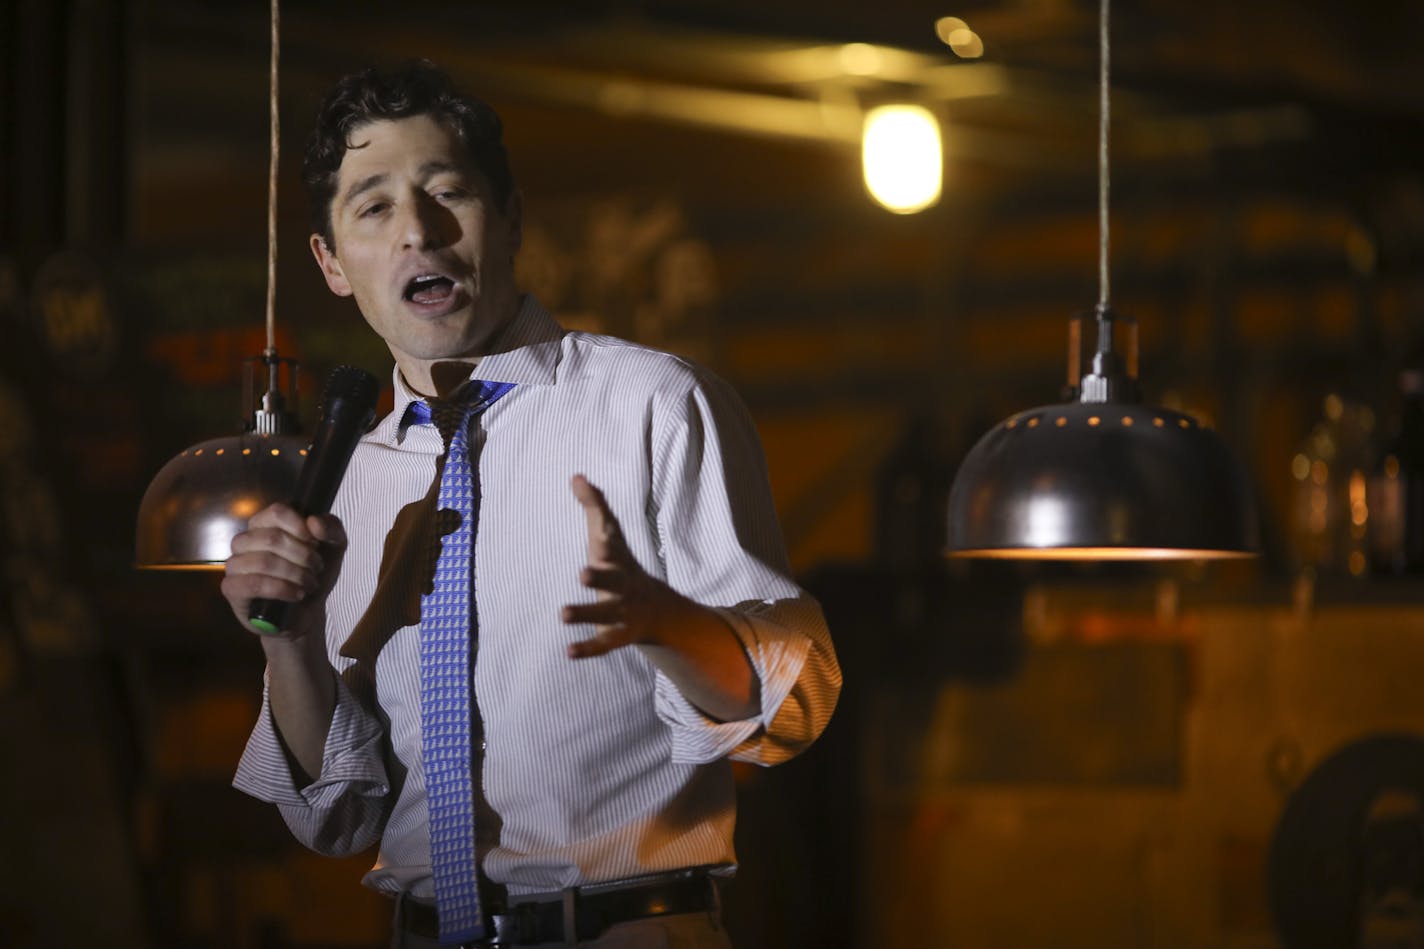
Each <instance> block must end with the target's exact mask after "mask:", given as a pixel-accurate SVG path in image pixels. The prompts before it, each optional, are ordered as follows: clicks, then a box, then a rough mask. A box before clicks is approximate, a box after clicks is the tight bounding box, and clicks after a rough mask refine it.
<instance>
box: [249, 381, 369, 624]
mask: <svg viewBox="0 0 1424 949" xmlns="http://www.w3.org/2000/svg"><path fill="white" fill-rule="evenodd" d="M379 389H380V386H379V384H378V383H377V382H376V379H375V377H374V376H372V375H371V374H370V373H368V372H366V371H364V370H362V369H357V368H355V367H352V366H341V367H338V368H337V369H335V370H334V371H333V372H332V373H331V375H330V376H329V377H328V379H327V384H326V390H325V392H324V393H323V395H322V417H321V421H320V422H319V423H318V425H317V430H316V434H315V436H314V437H313V439H312V445H311V449H310V450H309V451H308V453H307V460H306V462H305V463H304V464H303V465H302V470H301V474H300V476H299V477H298V479H297V487H296V490H295V491H294V492H293V497H292V500H291V503H290V505H289V506H284V505H273V506H271V507H269V508H267V509H266V510H264V511H262V512H261V513H259V514H258V515H257V516H256V517H254V518H253V519H252V522H251V524H250V525H249V527H248V530H247V531H244V532H243V533H242V534H239V535H238V536H237V537H236V538H234V539H233V556H232V558H231V559H229V560H228V564H227V577H226V578H225V579H224V580H223V595H224V596H226V597H227V599H228V602H229V603H230V604H231V605H232V607H233V610H234V612H236V613H237V614H238V618H239V619H245V620H246V621H247V625H248V626H249V627H250V628H252V629H254V630H256V631H258V632H261V633H263V634H266V635H277V634H279V633H281V632H282V631H284V630H286V629H287V628H288V626H289V624H290V623H291V620H292V616H293V611H294V610H295V608H296V607H297V605H298V603H297V601H300V600H301V599H303V598H304V597H305V596H306V595H307V594H309V593H311V592H313V590H314V589H315V586H314V584H317V583H319V582H320V576H321V574H322V573H323V571H324V566H325V565H324V564H322V562H321V558H320V555H319V554H318V553H317V552H316V548H317V546H318V545H320V544H323V543H325V544H332V545H338V542H343V541H344V535H342V534H341V529H340V525H339V524H338V523H337V522H336V521H335V519H334V518H324V517H321V516H322V515H326V514H327V513H328V512H329V511H330V510H331V503H332V500H333V499H334V498H335V496H336V490H337V488H338V487H339V486H340V484H341V479H342V476H343V475H344V474H345V473H346V467H347V465H348V464H349V463H350V461H351V455H352V453H353V452H354V451H355V450H356V443H357V442H358V441H360V439H361V435H362V434H363V433H364V432H365V431H366V429H367V428H368V427H369V426H370V424H371V420H372V418H373V417H374V416H375V410H376V395H377V393H378V392H379ZM317 517H321V520H312V519H313V518H317ZM338 546H344V544H339V545H338Z"/></svg>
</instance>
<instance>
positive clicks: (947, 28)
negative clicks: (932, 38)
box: [935, 16, 969, 46]
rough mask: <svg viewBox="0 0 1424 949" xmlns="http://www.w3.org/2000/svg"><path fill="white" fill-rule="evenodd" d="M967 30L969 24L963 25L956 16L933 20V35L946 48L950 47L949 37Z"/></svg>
mask: <svg viewBox="0 0 1424 949" xmlns="http://www.w3.org/2000/svg"><path fill="white" fill-rule="evenodd" d="M967 29H969V24H968V23H965V22H964V21H963V20H961V19H960V18H959V17H957V16H942V17H940V18H939V19H938V20H935V35H936V36H938V37H939V41H940V42H941V43H943V44H944V45H946V46H949V45H950V37H951V36H953V35H954V34H955V33H957V32H958V31H960V30H967Z"/></svg>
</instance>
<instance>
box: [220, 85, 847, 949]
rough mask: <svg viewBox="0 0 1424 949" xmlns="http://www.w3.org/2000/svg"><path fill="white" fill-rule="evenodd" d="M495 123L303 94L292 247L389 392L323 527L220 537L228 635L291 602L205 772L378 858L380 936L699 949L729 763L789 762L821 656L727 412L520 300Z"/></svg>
mask: <svg viewBox="0 0 1424 949" xmlns="http://www.w3.org/2000/svg"><path fill="white" fill-rule="evenodd" d="M501 134H502V132H501V125H500V122H499V119H498V118H497V117H496V116H495V114H494V113H493V112H492V111H491V110H490V109H489V107H488V106H486V105H484V104H483V103H480V102H478V101H475V100H472V99H469V98H467V97H464V96H462V95H460V94H458V93H456V92H455V91H454V90H453V89H452V88H451V87H450V85H449V81H448V79H447V78H446V77H445V76H444V74H442V73H440V72H439V71H438V70H436V69H435V68H434V67H433V66H431V65H430V64H428V63H415V64H410V65H408V66H405V67H402V68H401V69H399V70H397V71H395V72H393V73H390V74H383V73H380V72H377V71H374V70H366V71H364V72H361V73H358V74H356V75H353V76H349V77H347V78H346V79H344V80H342V82H341V83H339V84H338V85H337V87H336V88H335V89H334V90H333V91H332V93H331V94H330V95H329V96H328V98H327V100H326V102H325V103H324V104H323V106H322V108H321V111H320V113H319V117H318V125H317V128H316V130H315V132H314V133H313V136H312V139H311V143H310V145H309V147H308V152H307V157H306V163H305V167H304V177H305V179H306V182H307V185H308V190H309V192H310V193H311V196H312V199H313V211H314V219H315V230H316V233H314V234H313V235H312V237H311V247H312V252H313V254H314V255H315V257H316V260H317V263H318V265H319V266H320V268H321V271H322V274H323V275H324V277H325V279H326V282H327V285H328V286H329V287H330V289H331V290H332V292H334V293H336V294H338V295H340V296H349V297H352V298H354V300H355V302H356V305H357V306H358V308H359V309H360V311H361V314H362V316H364V317H365V319H366V322H367V323H368V324H370V326H371V327H372V329H374V330H375V331H376V332H377V333H378V334H379V335H380V336H381V337H382V338H383V339H384V340H385V341H386V343H387V345H388V346H389V348H390V351H391V355H392V356H393V357H394V358H395V364H396V365H395V373H394V385H395V407H394V411H393V412H392V414H391V415H390V416H388V417H386V418H385V419H383V420H382V421H381V422H380V423H378V424H377V425H376V427H375V428H374V429H373V430H372V431H371V432H369V433H368V434H367V435H366V436H365V437H364V438H363V440H362V442H361V443H360V445H359V446H358V447H357V449H356V453H355V456H354V458H353V460H352V464H351V467H350V469H349V470H348V472H347V474H346V478H345V480H344V482H343V484H342V486H341V490H340V492H339V493H338V495H337V498H336V502H335V505H334V508H333V513H332V514H331V515H330V516H325V517H308V518H305V519H304V518H302V517H300V516H298V515H297V514H296V513H295V512H294V511H292V510H291V509H290V508H288V507H286V506H284V505H273V506H272V507H270V508H268V509H266V510H264V511H262V512H260V513H259V514H257V515H256V516H255V517H253V518H252V521H251V523H250V525H249V527H248V530H247V531H246V532H244V533H243V534H241V535H239V536H238V537H237V538H236V539H235V540H234V542H233V554H232V557H231V559H230V560H229V561H228V563H227V575H226V577H225V578H224V580H223V593H224V595H225V596H226V598H227V599H228V601H229V603H230V604H231V606H232V608H233V611H234V613H235V614H236V615H237V617H238V619H239V621H241V622H242V623H243V624H244V625H245V626H247V628H248V629H249V630H252V631H254V632H257V631H256V630H255V629H253V627H252V626H251V624H250V623H248V611H249V606H250V603H251V601H252V600H253V599H254V598H259V597H266V598H275V599H282V600H289V601H296V602H298V603H299V605H298V607H297V608H296V610H295V611H294V614H293V617H294V618H293V619H292V621H291V623H290V628H288V629H287V630H284V631H283V632H282V633H281V634H280V635H270V636H262V637H261V639H260V642H261V644H262V647H263V649H264V651H265V652H266V656H267V661H268V667H267V678H266V688H265V690H264V695H263V707H262V712H261V716H260V718H259V720H258V723H257V725H256V727H255V729H254V731H253V734H252V737H251V739H250V741H249V744H248V747H247V750H246V752H245V753H244V755H243V758H242V761H241V763H240V765H239V769H238V773H237V777H236V779H235V782H234V783H235V784H236V786H237V787H238V788H240V789H242V790H244V791H246V792H248V793H249V794H252V795H254V796H256V797H259V798H262V799H264V800H267V801H271V802H273V803H275V804H276V805H277V806H278V807H279V808H280V810H281V812H282V815H283V817H284V818H285V820H286V821H287V823H288V825H289V826H290V827H291V829H292V831H293V832H294V834H295V835H296V836H297V837H298V838H299V839H300V840H301V841H302V842H303V843H305V844H306V845H308V846H310V847H312V848H314V849H316V850H318V851H321V852H323V853H329V854H337V855H342V854H350V853H354V852H357V851H360V850H362V849H364V848H366V847H368V846H370V845H371V844H373V843H376V842H379V843H380V853H379V857H378V859H377V861H376V864H375V866H374V867H373V868H372V870H371V871H370V873H368V874H367V875H366V877H365V880H364V882H365V883H366V884H367V885H368V886H371V887H373V888H375V889H377V890H379V891H382V892H384V893H388V894H390V895H392V896H394V897H396V900H397V910H396V926H395V933H394V935H393V945H399V946H428V945H434V944H435V943H434V942H433V941H432V940H433V938H435V937H436V935H437V933H438V936H439V939H440V941H441V944H446V945H458V944H472V945H484V944H486V942H484V941H482V940H490V939H494V938H498V939H500V940H503V941H506V942H513V943H517V944H535V945H538V944H549V945H556V944H559V945H562V944H573V943H575V942H577V943H578V944H579V945H597V946H601V947H602V946H607V947H613V946H665V945H668V944H669V940H672V941H673V942H675V944H677V945H689V946H726V945H727V941H726V937H725V935H724V933H723V932H722V931H721V929H720V920H719V917H718V910H717V904H716V883H715V877H716V876H718V875H725V874H727V873H730V871H731V869H732V867H733V860H734V857H733V853H732V825H733V817H734V801H733V786H732V782H731V775H730V768H729V764H728V759H729V758H733V759H738V760H744V761H753V762H757V763H760V764H774V763H776V762H778V761H782V760H784V759H786V758H788V757H790V756H791V755H793V754H795V753H796V752H798V751H799V750H801V749H802V748H804V747H806V746H807V745H808V744H809V743H810V742H811V741H813V740H814V739H815V738H816V736H817V735H818V734H819V733H820V731H821V729H822V728H824V726H825V723H826V721H827V719H828V718H829V716H830V714H831V710H832V708H833V707H834V704H835V700H836V697H837V695H838V693H839V688H840V671H839V668H838V667H837V664H836V660H835V656H834V653H833V650H832V647H831V644H830V640H829V637H828V635H827V632H826V629H825V625H824V620H823V619H822V616H821V612H820V608H819V607H818V606H817V605H816V603H815V602H814V601H813V600H812V599H810V598H809V597H808V596H807V595H806V594H805V593H804V592H802V591H801V590H800V589H798V588H797V587H796V586H795V585H794V584H793V583H792V582H791V581H790V580H789V579H788V578H787V573H788V568H787V565H786V558H785V553H784V551H783V549H782V542H781V539H780V536H779V531H778V528H777V526H776V521H775V516H774V512H773V510H772V505H771V501H770V496H769V491H768V489H767V483H766V475H765V471H764V463H763V461H762V458H761V452H760V446H759V444H758V443H757V439H756V436H755V433H754V430H753V428H752V426H751V424H750V422H749V420H748V418H747V416H746V412H745V410H744V409H743V408H742V406H741V404H740V402H738V400H737V399H736V397H735V395H734V394H733V393H732V392H731V391H730V390H729V389H728V388H727V387H726V385H725V384H723V383H722V382H720V381H719V380H718V379H716V378H715V377H713V376H711V375H710V374H709V373H707V372H705V371H703V370H701V369H699V368H697V367H695V366H692V365H690V364H688V363H686V362H684V361H683V360H680V359H678V358H676V357H673V356H669V355H667V354H663V353H658V352H654V351H652V350H648V349H645V348H643V347H639V346H635V345H632V344H629V343H625V342H622V341H619V340H615V339H611V338H609V337H603V336H596V335H590V334H584V333H570V332H565V331H563V330H562V329H560V328H559V327H558V325H557V324H556V323H555V322H554V321H553V319H552V318H551V317H550V316H549V315H548V314H547V313H546V312H545V311H544V310H543V308H542V307H540V305H539V304H538V302H537V301H535V300H534V299H532V298H531V297H529V296H526V295H522V294H521V293H520V292H519V290H518V288H517V286H516V284H515V280H514V256H515V253H516V252H517V250H518V249H519V242H520V218H521V204H520V196H519V193H518V191H517V190H516V189H515V188H514V185H513V181H512V178H511V176H510V173H509V168H508V164H507V159H506V156H505V151H504V147H503V145H502V143H501ZM471 393H475V396H476V397H477V398H475V399H473V400H472V399H471ZM452 411H453V412H454V413H455V416H459V420H458V421H456V422H455V423H453V424H444V425H443V426H441V425H437V424H429V422H431V421H432V420H434V421H436V422H440V421H441V419H444V418H446V417H447V416H448V417H454V416H450V413H451V412H452ZM461 413H464V414H463V415H462V414H461ZM462 426H463V427H462ZM466 461H468V464H469V468H470V471H469V473H468V474H466V475H464V476H463V477H464V479H465V482H466V485H465V495H466V497H467V498H468V497H469V495H471V494H472V495H473V498H474V499H475V500H474V501H473V502H470V508H471V509H470V511H469V512H468V513H461V510H462V509H461V508H460V507H459V505H458V503H457V501H451V500H450V499H451V498H458V494H459V485H458V482H459V480H460V478H461V477H462V475H461V474H460V471H461V470H462V466H463V465H464V464H465V463H466ZM452 485H453V486H454V487H452ZM447 491H454V492H455V493H454V494H448V493H446V492H447ZM462 528H463V529H466V530H468V531H469V543H470V547H471V549H472V554H470V555H469V557H468V559H467V560H465V561H460V560H459V559H458V554H459V552H460V547H459V545H458V544H456V543H455V542H454V541H453V540H451V538H455V537H458V536H460V535H459V533H458V532H459V530H461V529H462ZM348 537H349V541H348ZM442 538H443V540H442ZM471 571H472V572H473V581H472V582H471ZM452 576H456V577H458V578H459V579H460V581H462V582H463V590H462V591H461V592H459V602H460V603H461V604H462V605H461V606H460V609H467V610H468V620H466V619H463V618H457V619H456V620H455V621H454V623H453V625H454V626H456V627H458V628H457V629H455V630H454V631H453V632H451V631H450V630H449V629H448V628H447V627H450V626H451V625H452V622H451V620H450V615H451V614H448V613H447V612H446V611H445V609H444V606H443V604H444V603H446V602H447V601H446V600H445V599H442V597H444V596H446V592H447V590H448V589H449V586H448V584H449V581H450V578H451V577H452ZM471 588H472V591H473V592H472V593H471ZM435 603H439V604H442V605H441V607H440V609H436V608H434V607H433V606H432V604H435ZM463 615H464V614H459V616H460V617H463ZM452 655H453V656H454V659H453V660H451V656H452ZM450 661H454V662H456V663H459V662H465V663H467V666H459V665H457V666H456V667H455V668H456V669H457V670H458V671H457V672H456V673H455V674H454V678H453V679H450V678H439V677H440V676H444V675H446V674H447V673H448V670H447V669H446V665H447V663H448V662H450ZM471 676H472V677H473V687H472V689H471V688H470V679H471ZM433 683H438V684H433ZM461 689H464V690H465V691H460V690H461ZM449 695H467V696H469V698H466V699H461V700H460V701H447V700H446V697H447V696H449ZM472 704H473V705H474V708H473V709H471V708H470V706H471V705H472ZM450 714H453V715H455V717H456V718H458V717H459V716H460V715H461V714H463V715H464V716H465V717H466V718H468V719H469V720H470V721H469V722H468V726H467V727H468V729H469V733H466V732H462V731H459V730H458V729H457V730H456V731H455V732H447V731H442V729H444V728H446V725H447V724H448V721H447V716H448V715H450ZM461 727H465V726H461ZM452 734H453V735H456V736H457V737H456V738H454V739H453V740H447V739H449V736H450V735H452ZM432 735H435V736H436V737H432ZM440 736H444V737H440ZM442 741H443V742H445V744H443V745H442V744H441V742H442ZM452 745H453V746H455V752H454V753H455V754H457V758H456V759H453V760H456V762H457V763H456V764H455V765H453V766H452V765H451V764H450V763H449V762H450V760H452V759H449V758H448V757H446V756H447V755H448V754H450V753H451V752H450V751H449V748H450V747H451V746H452ZM442 749H443V750H442ZM461 752H463V753H464V754H465V755H466V758H464V759H459V758H458V754H459V753H461ZM462 779H463V780H464V781H465V782H466V790H465V791H461V790H459V787H460V785H459V783H458V782H459V781H460V780H462ZM450 782H454V784H451V783H450ZM449 787H455V788H456V790H455V791H453V792H448V793H447V790H446V789H447V788H449ZM437 798H438V800H437ZM470 798H473V802H471V800H470ZM432 802H436V803H432ZM448 802H453V803H451V804H450V805H449V807H453V808H454V809H455V810H456V811H458V810H460V808H462V807H463V808H465V809H466V810H470V809H473V810H474V811H475V812H476V813H475V814H474V815H473V820H472V821H471V822H470V823H472V824H473V827H472V829H468V828H466V825H465V824H460V823H459V821H458V820H457V819H456V818H455V817H451V816H450V814H451V813H452V812H451V811H450V809H449V807H447V803H448ZM451 821H455V823H451ZM436 824H439V827H436ZM449 827H458V828H461V829H459V830H456V831H449V830H447V828H449ZM432 840H434V841H435V844H434V845H432ZM471 844H473V846H471ZM462 848H463V851H469V854H471V855H473V854H474V852H475V851H477V852H478V866H479V874H478V879H476V877H475V875H474V871H473V870H470V871H469V872H468V874H467V875H465V876H461V875H460V873H461V872H462V871H461V870H460V869H459V867H460V866H462V864H461V860H467V861H468V862H469V863H470V865H471V866H473V861H474V857H473V856H468V857H467V856H465V855H463V853H462ZM432 854H435V856H434V857H433V856H432ZM477 897H478V899H477ZM471 904H472V905H471ZM501 944H503V943H501Z"/></svg>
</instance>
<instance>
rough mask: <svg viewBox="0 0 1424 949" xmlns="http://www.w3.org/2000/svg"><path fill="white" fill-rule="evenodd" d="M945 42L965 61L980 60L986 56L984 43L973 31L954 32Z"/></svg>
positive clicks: (951, 32)
mask: <svg viewBox="0 0 1424 949" xmlns="http://www.w3.org/2000/svg"><path fill="white" fill-rule="evenodd" d="M945 42H946V43H948V44H949V48H950V49H952V50H954V52H955V54H956V55H958V56H961V57H963V58H964V59H978V58H979V57H980V56H983V55H984V41H983V40H981V39H980V38H979V34H978V33H975V32H974V31H973V30H952V31H950V34H949V37H948V38H947V39H946V40H945Z"/></svg>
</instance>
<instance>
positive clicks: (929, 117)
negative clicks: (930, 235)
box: [861, 105, 944, 214]
mask: <svg viewBox="0 0 1424 949" xmlns="http://www.w3.org/2000/svg"><path fill="white" fill-rule="evenodd" d="M861 162H862V167H863V169H864V172H865V187H866V189H867V190H869V191H870V195H871V197H873V198H875V200H876V201H878V202H880V204H881V205H883V206H884V207H885V208H887V209H889V210H891V211H894V212H895V213H896V214H913V213H915V212H916V211H923V210H924V209H925V208H928V207H930V206H932V205H933V204H934V203H935V202H937V201H938V200H939V196H940V188H941V187H942V185H943V180H944V157H943V149H942V147H941V144H940V134H939V122H937V121H936V120H935V117H934V115H933V113H931V112H930V111H929V110H928V109H925V108H922V107H921V106H917V105H886V106H881V107H879V108H877V109H872V110H871V111H870V114H869V115H867V116H866V118H865V130H864V135H863V138H862V140H861Z"/></svg>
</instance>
